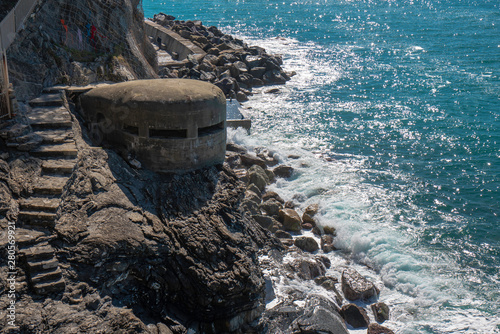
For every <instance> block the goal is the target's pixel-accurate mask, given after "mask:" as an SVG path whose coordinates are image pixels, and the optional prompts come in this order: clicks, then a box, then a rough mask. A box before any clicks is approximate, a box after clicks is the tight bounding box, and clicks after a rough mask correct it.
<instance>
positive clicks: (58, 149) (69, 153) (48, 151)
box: [31, 143, 78, 157]
mask: <svg viewBox="0 0 500 334" xmlns="http://www.w3.org/2000/svg"><path fill="white" fill-rule="evenodd" d="M31 154H33V155H34V156H37V157H76V156H77V155H78V150H77V149H76V145H75V143H65V144H55V145H49V144H46V145H41V146H39V147H37V148H36V149H34V150H32V151H31Z"/></svg>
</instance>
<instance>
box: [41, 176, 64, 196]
mask: <svg viewBox="0 0 500 334" xmlns="http://www.w3.org/2000/svg"><path fill="white" fill-rule="evenodd" d="M68 179H69V178H68V177H65V176H48V175H44V176H42V177H40V178H38V181H37V183H35V185H34V187H33V193H35V194H41V195H60V194H62V192H63V189H64V186H65V185H66V182H68Z"/></svg>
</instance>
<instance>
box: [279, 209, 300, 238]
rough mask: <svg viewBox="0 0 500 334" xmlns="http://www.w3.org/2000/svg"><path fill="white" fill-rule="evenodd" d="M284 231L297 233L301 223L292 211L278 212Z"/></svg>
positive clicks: (297, 215)
mask: <svg viewBox="0 0 500 334" xmlns="http://www.w3.org/2000/svg"><path fill="white" fill-rule="evenodd" d="M278 215H279V218H280V220H281V222H282V223H283V228H284V229H285V231H292V232H299V231H300V229H301V225H302V222H301V220H300V216H299V214H298V213H297V212H296V211H295V210H293V209H282V210H280V211H279V212H278Z"/></svg>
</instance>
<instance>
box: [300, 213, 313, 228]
mask: <svg viewBox="0 0 500 334" xmlns="http://www.w3.org/2000/svg"><path fill="white" fill-rule="evenodd" d="M302 221H303V222H304V223H305V224H309V225H311V228H312V227H313V226H316V219H314V218H313V217H312V216H311V215H309V214H308V213H306V212H304V213H303V214H302Z"/></svg>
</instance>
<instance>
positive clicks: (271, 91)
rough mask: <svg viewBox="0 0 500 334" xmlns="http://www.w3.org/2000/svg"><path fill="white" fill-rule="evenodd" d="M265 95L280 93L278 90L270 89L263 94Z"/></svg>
mask: <svg viewBox="0 0 500 334" xmlns="http://www.w3.org/2000/svg"><path fill="white" fill-rule="evenodd" d="M264 93H265V94H278V93H281V91H280V89H279V88H271V89H268V90H266V91H265V92H264Z"/></svg>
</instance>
